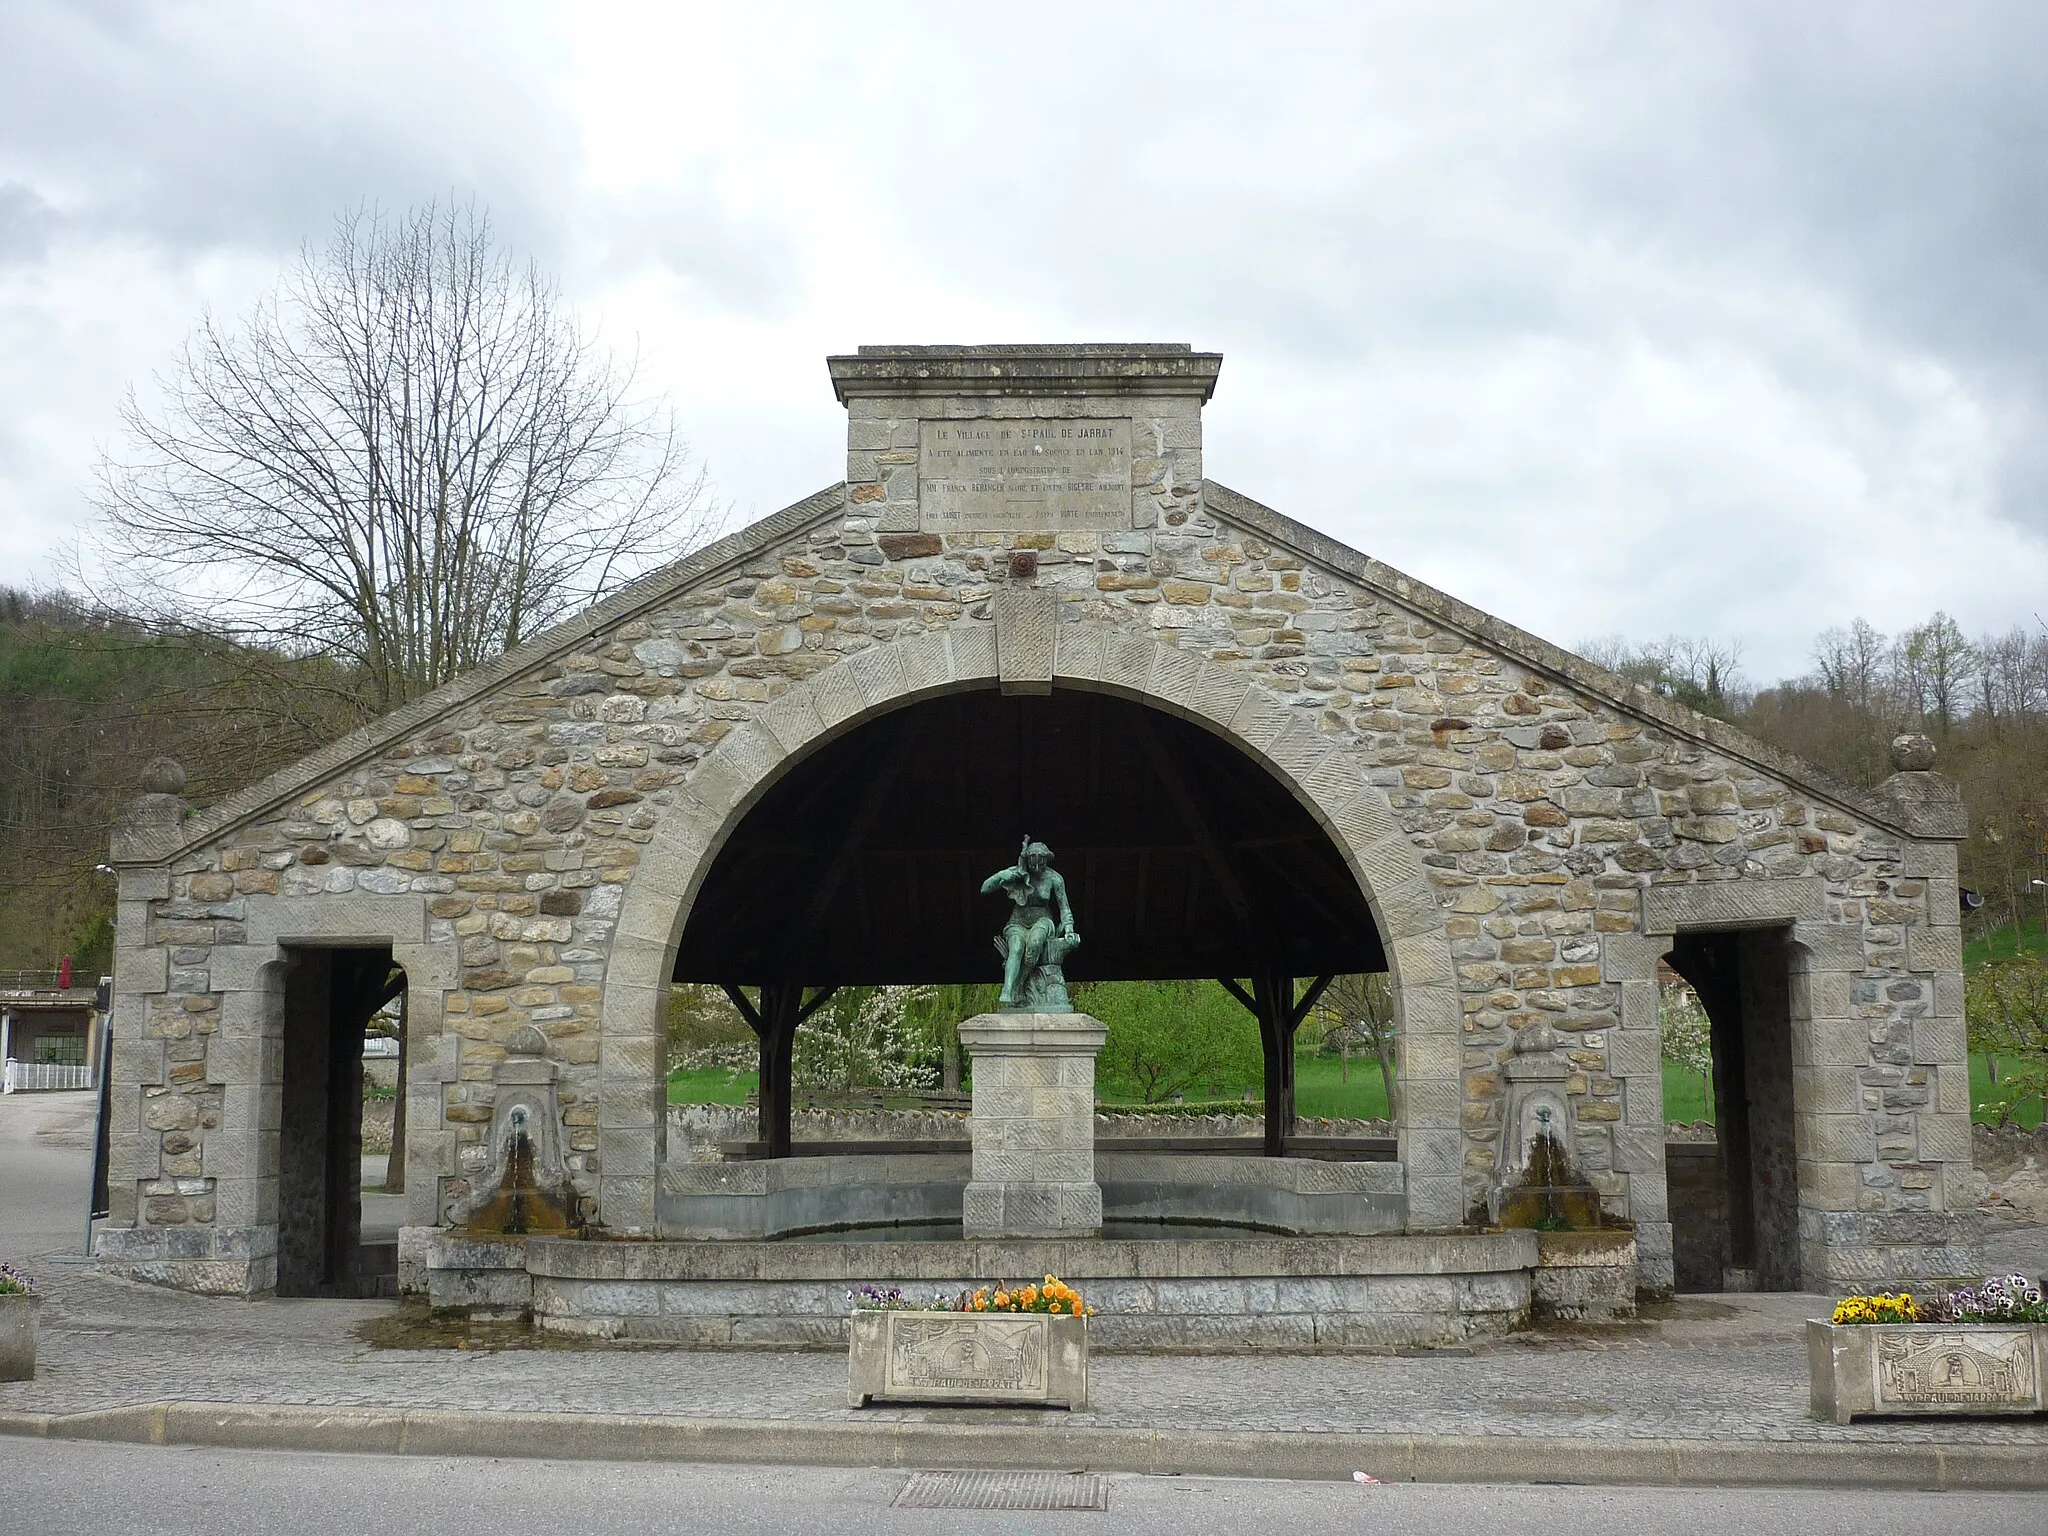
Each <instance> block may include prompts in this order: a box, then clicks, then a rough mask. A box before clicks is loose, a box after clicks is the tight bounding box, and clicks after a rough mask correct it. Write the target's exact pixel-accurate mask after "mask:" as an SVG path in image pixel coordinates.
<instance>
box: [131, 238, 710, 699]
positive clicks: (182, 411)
mask: <svg viewBox="0 0 2048 1536" xmlns="http://www.w3.org/2000/svg"><path fill="white" fill-rule="evenodd" d="M159 384H160V386H161V393H162V397H163V398H162V404H161V405H160V406H159V407H157V408H156V409H154V410H146V409H145V408H144V407H143V406H142V404H140V403H139V402H138V400H137V398H136V396H135V395H134V393H133V392H132V391H131V392H130V395H129V399H128V402H127V404H126V407H125V409H124V413H123V419H124V424H125V426H126V428H127V435H128V439H129V443H128V449H127V451H126V453H125V455H123V456H120V457H116V456H113V455H109V456H107V457H105V458H104V459H103V461H102V463H101V465H100V470H99V477H98V482H99V488H98V495H97V497H96V500H97V502H98V505H99V509H100V512H101V514H102V516H101V519H100V522H99V525H98V531H97V536H96V539H95V541H94V544H93V546H91V548H92V553H94V554H96V555H97V556H98V563H99V565H100V566H101V567H102V569H103V572H104V575H103V577H101V578H100V579H101V582H102V585H106V584H111V585H112V586H113V587H114V588H115V590H116V591H117V592H118V594H119V597H120V598H121V600H122V601H121V606H123V607H125V608H127V609H128V610H129V611H137V610H143V611H148V610H150V609H155V610H157V611H162V610H164V609H165V608H167V607H168V608H169V609H171V610H173V611H174V612H175V613H176V614H177V616H178V617H180V618H182V619H184V620H185V621H186V622H194V621H202V622H205V623H207V624H208V625H209V626H210V627H213V628H215V629H217V630H225V631H228V632H231V633H235V634H238V635H239V636H242V637H245V638H250V639H255V640H259V641H261V642H263V643H265V644H267V645H270V646H273V647H278V648H281V649H282V650H284V651H286V652H292V653H307V654H311V653H324V654H326V655H329V656H333V657H336V658H338V659H340V660H343V661H345V662H347V663H349V664H351V666H352V669H353V671H354V672H355V673H356V674H357V675H358V677H359V686H360V694H359V701H358V702H359V704H360V707H361V708H362V709H363V710H364V711H365V712H370V713H376V712H382V711H384V710H388V709H392V708H395V707H396V706H398V705H400V704H402V703H404V702H405V701H406V700H407V699H409V698H412V697H414V696H416V695H418V694H420V693H422V692H425V691H427V690H429V689H432V688H434V687H436V686H438V685H439V684H441V683H443V682H446V681H447V680H448V679H449V678H451V677H453V676H455V675H456V674H457V673H459V672H462V671H464V670H465V669H467V668H470V667H473V666H475V665H477V664H478V663H479V662H481V661H483V660H486V659H488V658H489V657H490V656H492V655H494V654H496V653H497V652H498V651H499V650H501V649H504V648H506V647H509V646H511V645H515V644H517V643H518V642H519V641H520V640H521V639H523V638H525V637H526V636H528V635H530V634H532V633H533V632H534V631H536V630H538V629H540V628H542V627H544V626H546V625H547V624H549V623H551V622H552V621H554V620H555V619H557V618H560V617H561V616H563V615H564V614H566V613H568V612H571V611H573V610H574V609H575V608H577V607H579V606H582V605H583V604H585V603H587V602H589V601H591V600H592V599H593V598H594V597H596V596H597V595H598V594H599V593H601V592H603V591H604V590H606V589H608V588H611V587H613V586H616V585H618V584H619V583H621V582H623V581H624V580H626V579H629V578H630V577H632V576H633V575H636V574H638V573H639V572H641V571H643V570H645V569H647V568H648V567H649V566H651V565H652V564H655V563H657V562H659V561H660V560H662V559H665V558H672V557H673V556H675V555H677V554H679V553H681V552H682V551H683V550H685V549H686V548H688V547H689V546H690V545H691V544H692V543H693V542H696V541H699V540H701V539H702V538H704V537H705V536H707V535H708V533H709V532H710V531H711V528H710V525H711V523H712V521H713V515H712V511H711V508H710V507H709V504H708V502H707V500H706V496H705V486H704V480H703V477H702V475H701V473H695V472H693V471H692V469H691V467H690V460H689V455H688V452H687V449H686V447H685V445H684V443H683V440H682V438H681V436H680V434H679V433H678V431H677V427H676V423H675V419H674V416H673V414H672V413H671V412H670V411H669V410H668V408H667V407H666V406H664V405H662V404H660V403H648V402H643V401H641V400H639V399H637V398H636V397H635V395H634V392H633V391H634V369H633V367H632V366H631V365H630V364H621V363H619V362H618V361H616V360H615V359H614V357H613V356H612V354H611V353H609V352H608V351H606V350H605V349H603V348H602V347H600V346H599V345H598V344H597V342H596V341H595V340H594V339H593V338H592V337H591V336H590V335H589V334H588V333H587V332H586V331H585V330H584V329H583V328H582V327H581V326H580V325H579V323H578V321H577V319H576V317H575V316H574V314H573V313H572V312H571V311H570V310H569V308H568V307H567V306H566V305H565V303H564V302H563V300H562V297H561V294H560V292H559V290H558V288H557V287H556V285H555V283H554V282H553V281H552V280H551V279H550V278H548V277H547V276H545V275H544V274H543V273H542V272H541V271H540V270H539V269H538V268H537V267H535V266H533V265H531V264H522V263H520V262H518V261H516V260H515V259H514V258H513V257H512V256H511V255H509V254H508V253H507V252H505V251H504V250H503V249H501V248H500V247H499V245H498V243H497V241H496V239H495V238H494V236H493V232H492V229H491V225H490V220H489V217H488V215H486V214H485V213H484V212H482V211H481V210H479V209H478V208H476V207H475V206H474V205H473V204H453V205H441V204H433V203H430V204H428V205H426V206H425V207H423V208H417V209H414V210H411V211H409V212H407V213H405V214H403V215H402V216H398V217H395V218H392V217H386V216H385V215H384V214H382V213H380V212H378V211H377V210H375V209H373V208H358V209H356V210H353V211H351V212H348V213H345V214H343V215H341V216H340V217H339V218H338V219H337V220H336V222H335V228H334V233H333V236H332V238H331V239H330V240H329V241H328V242H327V244H326V246H325V247H324V248H320V249H316V248H314V247H312V246H308V247H307V248H306V249H305V250H303V251H302V252H301V253H300V256H299V259H298V260H297V262H296V263H295V264H294V266H293V267H292V268H291V269H290V270H289V271H288V272H287V273H286V274H285V275H284V277H283V278H282V279H281V280H280V282H279V284H278V286H277V288H276V290H275V291H274V292H273V293H272V294H271V295H269V296H268V297H267V298H266V299H264V300H263V301H262V302H261V303H259V304H258V305H257V306H256V308H255V310H254V311H253V312H252V313H251V314H250V315H249V317H248V318H247V320H245V321H244V322H242V323H241V324H240V325H238V326H229V325H223V324H221V323H220V322H218V321H216V320H215V319H214V318H213V317H212V316H211V315H208V316H207V317H205V318H204V319H203V320H202V321H201V322H200V325H199V327H198V329H197V330H196V331H195V332H194V333H193V335H192V336H191V337H190V338H189V340H188V341H187V342H186V344H185V347H184V349H183V351H182V352H181V353H180V355H179V357H178V359H177V362H176V365H175V366H174V367H173V369H172V370H171V372H170V375H169V376H168V377H166V378H163V379H160V380H159Z"/></svg>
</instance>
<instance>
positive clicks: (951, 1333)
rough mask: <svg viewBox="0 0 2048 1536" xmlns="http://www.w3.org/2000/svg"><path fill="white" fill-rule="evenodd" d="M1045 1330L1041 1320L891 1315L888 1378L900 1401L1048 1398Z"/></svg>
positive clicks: (911, 1313)
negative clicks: (921, 1398) (919, 1398)
mask: <svg viewBox="0 0 2048 1536" xmlns="http://www.w3.org/2000/svg"><path fill="white" fill-rule="evenodd" d="M1045 1357H1046V1326H1045V1319H1043V1318H1040V1317H1018V1318H1006V1317H991V1316H988V1315H985V1314H984V1315H981V1316H976V1317H973V1318H967V1317H947V1316H945V1315H944V1314H943V1313H939V1314H920V1313H916V1312H891V1313H890V1314H889V1363H888V1374H887V1376H886V1377H885V1378H884V1380H885V1384H886V1387H887V1390H888V1391H889V1392H890V1393H891V1394H892V1395H895V1396H902V1397H916V1396H919V1395H921V1394H922V1395H931V1394H934V1393H937V1394H943V1395H949V1396H973V1395H976V1394H980V1393H986V1394H988V1395H990V1396H993V1397H1022V1398H1027V1399H1028V1398H1037V1397H1043V1396H1044V1395H1045V1364H1046V1360H1045Z"/></svg>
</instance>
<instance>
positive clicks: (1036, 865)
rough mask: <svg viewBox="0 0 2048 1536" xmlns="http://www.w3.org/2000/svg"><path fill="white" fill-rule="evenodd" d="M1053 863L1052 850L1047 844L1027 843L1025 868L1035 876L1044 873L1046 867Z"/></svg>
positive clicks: (1025, 847) (1025, 846)
mask: <svg viewBox="0 0 2048 1536" xmlns="http://www.w3.org/2000/svg"><path fill="white" fill-rule="evenodd" d="M1051 862H1052V850H1051V849H1050V848H1048V847H1046V846H1045V844H1043V843H1026V844H1025V845H1024V867H1025V868H1026V869H1028V870H1030V871H1031V873H1033V874H1034V875H1036V874H1040V873H1043V872H1044V869H1045V866H1046V865H1048V864H1050V863H1051Z"/></svg>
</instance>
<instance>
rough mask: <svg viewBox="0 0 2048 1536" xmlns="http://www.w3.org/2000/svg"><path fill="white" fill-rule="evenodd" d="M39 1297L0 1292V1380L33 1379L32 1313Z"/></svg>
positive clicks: (33, 1328)
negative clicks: (1, 1293) (2, 1294)
mask: <svg viewBox="0 0 2048 1536" xmlns="http://www.w3.org/2000/svg"><path fill="white" fill-rule="evenodd" d="M42 1304H43V1298H42V1297H40V1296H36V1295H26V1294H10V1295H6V1296H0V1381H33V1380H34V1379H35V1374H36V1314H37V1312H38V1311H39V1310H40V1308H41V1307H42Z"/></svg>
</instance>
